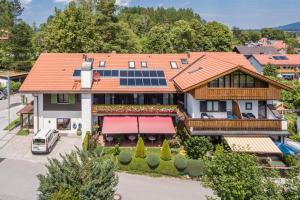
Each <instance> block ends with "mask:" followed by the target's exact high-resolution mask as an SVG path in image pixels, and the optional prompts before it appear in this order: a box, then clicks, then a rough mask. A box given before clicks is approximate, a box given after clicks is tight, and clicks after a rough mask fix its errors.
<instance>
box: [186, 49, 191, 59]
mask: <svg viewBox="0 0 300 200" xmlns="http://www.w3.org/2000/svg"><path fill="white" fill-rule="evenodd" d="M186 55H187V57H188V58H191V51H190V50H189V49H187V50H186Z"/></svg>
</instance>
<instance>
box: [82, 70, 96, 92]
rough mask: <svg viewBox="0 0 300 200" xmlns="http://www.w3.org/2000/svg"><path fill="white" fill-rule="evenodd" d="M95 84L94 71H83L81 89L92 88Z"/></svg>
mask: <svg viewBox="0 0 300 200" xmlns="http://www.w3.org/2000/svg"><path fill="white" fill-rule="evenodd" d="M92 82H93V71H92V70H83V69H82V70H81V88H87V89H89V88H91V86H92Z"/></svg>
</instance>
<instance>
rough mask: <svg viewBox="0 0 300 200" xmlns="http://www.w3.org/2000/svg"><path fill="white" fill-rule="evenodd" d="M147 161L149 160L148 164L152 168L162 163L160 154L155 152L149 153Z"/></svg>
mask: <svg viewBox="0 0 300 200" xmlns="http://www.w3.org/2000/svg"><path fill="white" fill-rule="evenodd" d="M146 161H147V164H148V165H149V167H150V168H151V169H154V168H156V167H157V166H158V165H159V163H160V159H159V156H158V155H157V154H154V153H152V154H150V155H148V156H147V158H146Z"/></svg>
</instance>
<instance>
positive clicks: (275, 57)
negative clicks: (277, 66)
mask: <svg viewBox="0 0 300 200" xmlns="http://www.w3.org/2000/svg"><path fill="white" fill-rule="evenodd" d="M273 58H274V59H275V60H288V57H286V56H273Z"/></svg>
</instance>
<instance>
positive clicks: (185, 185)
mask: <svg viewBox="0 0 300 200" xmlns="http://www.w3.org/2000/svg"><path fill="white" fill-rule="evenodd" d="M45 172H46V168H45V167H44V165H43V164H40V163H34V162H29V161H21V160H10V159H5V160H3V161H2V162H0V199H1V200H2V199H3V200H6V199H8V200H34V199H36V196H37V188H38V179H37V178H36V175H37V174H40V173H45ZM117 193H119V194H121V195H122V197H123V198H122V200H205V199H206V197H205V196H206V195H212V191H211V190H209V189H206V188H204V187H202V186H201V185H200V183H199V182H195V181H189V180H180V179H174V178H152V177H146V176H138V175H130V174H125V173H120V174H119V185H118V189H117Z"/></svg>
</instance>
